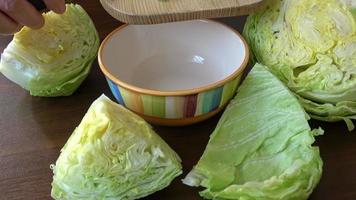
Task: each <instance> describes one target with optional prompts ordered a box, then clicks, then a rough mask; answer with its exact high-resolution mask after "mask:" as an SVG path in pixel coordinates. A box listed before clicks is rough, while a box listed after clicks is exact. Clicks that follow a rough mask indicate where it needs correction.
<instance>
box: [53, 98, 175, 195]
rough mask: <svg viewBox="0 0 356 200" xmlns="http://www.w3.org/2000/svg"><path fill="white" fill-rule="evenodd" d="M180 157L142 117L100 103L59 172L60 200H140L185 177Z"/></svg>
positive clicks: (78, 131)
mask: <svg viewBox="0 0 356 200" xmlns="http://www.w3.org/2000/svg"><path fill="white" fill-rule="evenodd" d="M180 162H181V160H180V158H179V157H178V155H177V154H176V153H175V152H174V151H173V150H172V149H171V148H170V147H169V146H168V145H167V144H166V143H165V142H164V141H163V140H162V139H161V138H160V137H159V136H158V135H157V134H156V133H155V132H154V131H153V130H152V128H151V127H150V125H149V124H147V123H146V122H145V121H144V120H143V119H141V118H140V117H139V116H137V115H136V114H134V113H132V112H131V111H128V110H127V109H125V108H124V107H122V106H121V105H118V104H116V103H114V102H112V101H111V100H110V99H108V98H107V97H106V96H101V97H100V98H98V99H97V100H96V101H95V102H94V103H93V104H92V105H91V107H90V108H89V110H88V112H87V113H86V115H85V116H84V118H83V120H82V122H81V123H80V125H79V126H78V127H77V128H76V129H75V130H74V132H73V134H72V135H71V136H70V138H69V139H68V141H67V143H66V144H65V146H64V147H63V149H62V150H61V154H60V156H59V158H58V160H57V162H56V164H55V165H52V166H51V168H52V169H53V173H54V176H53V182H52V192H51V195H52V197H53V198H54V199H58V200H59V199H60V200H81V199H82V200H97V199H111V200H114V199H117V200H119V199H123V200H124V199H125V200H131V199H138V198H140V197H144V196H147V195H149V194H151V193H153V192H156V191H158V190H161V189H163V188H165V187H166V186H168V185H169V184H170V182H171V181H172V180H173V179H174V178H175V177H176V176H178V175H179V174H181V164H180Z"/></svg>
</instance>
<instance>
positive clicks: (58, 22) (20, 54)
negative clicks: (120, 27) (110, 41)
mask: <svg viewBox="0 0 356 200" xmlns="http://www.w3.org/2000/svg"><path fill="white" fill-rule="evenodd" d="M43 16H44V18H45V25H44V27H42V28H41V29H39V30H33V29H30V28H28V27H24V28H23V29H22V30H21V31H20V32H18V33H16V34H15V36H14V38H13V40H12V41H11V42H10V44H9V45H8V46H7V47H6V49H5V50H4V52H3V54H2V55H1V61H0V72H1V73H2V74H4V75H5V76H6V77H7V78H8V79H10V80H12V81H13V82H15V83H17V84H18V85H20V86H21V87H23V88H25V89H26V90H29V91H30V93H31V95H34V96H44V97H55V96H68V95H71V94H72V93H73V92H74V91H75V90H76V89H77V88H78V87H79V86H80V84H81V83H82V82H83V80H84V79H85V78H86V77H87V76H88V74H89V72H90V68H91V64H92V62H93V61H94V59H95V58H96V53H97V51H98V48H99V36H98V33H97V31H96V29H95V26H94V24H93V22H92V20H91V18H90V17H89V15H88V14H87V13H86V12H85V10H84V9H83V8H82V7H81V6H80V5H76V4H67V5H66V11H65V13H64V14H61V15H60V14H56V13H54V12H48V13H46V14H43Z"/></svg>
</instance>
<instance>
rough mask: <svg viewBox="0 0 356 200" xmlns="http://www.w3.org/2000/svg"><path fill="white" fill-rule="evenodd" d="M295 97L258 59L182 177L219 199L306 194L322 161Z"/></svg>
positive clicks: (304, 196) (285, 199) (249, 199)
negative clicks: (202, 149)
mask: <svg viewBox="0 0 356 200" xmlns="http://www.w3.org/2000/svg"><path fill="white" fill-rule="evenodd" d="M307 120H308V115H307V114H306V113H305V112H304V110H303V107H302V106H301V105H300V104H299V102H298V100H297V99H296V97H295V96H294V95H293V94H292V93H291V92H290V91H289V90H288V88H287V87H285V86H284V85H283V83H282V82H280V80H278V78H276V77H275V76H274V75H273V74H272V73H270V72H269V71H268V70H267V69H266V68H265V67H264V66H262V65H259V64H257V65H256V66H255V67H254V68H253V69H252V71H251V72H250V74H249V75H248V76H247V78H246V79H245V81H244V82H243V83H242V85H241V86H240V88H239V90H238V93H237V95H236V97H235V98H234V99H233V100H232V102H231V103H230V104H229V105H228V107H227V109H226V111H225V112H224V114H223V116H222V118H221V119H220V121H219V123H218V125H217V127H216V129H215V131H214V132H213V134H212V135H211V136H210V141H209V143H208V145H207V147H206V149H205V152H204V154H203V156H202V157H201V158H200V160H199V162H198V163H197V165H196V166H195V167H194V168H193V170H192V171H191V172H190V173H189V174H188V175H187V176H186V178H185V179H184V180H183V182H184V183H185V184H187V185H190V186H203V187H205V188H206V189H205V190H204V191H202V192H201V193H200V194H201V196H203V197H204V198H207V199H215V200H228V199H230V200H233V199H236V200H273V199H276V200H277V199H283V200H289V199H295V200H302V199H307V198H308V197H309V195H310V194H311V193H312V191H313V189H314V188H315V187H316V185H317V184H318V182H319V179H320V177H321V174H322V160H321V158H320V155H319V149H318V148H317V147H312V144H313V143H314V135H319V134H322V132H323V131H322V130H321V129H316V130H311V128H310V127H309V124H308V121H307Z"/></svg>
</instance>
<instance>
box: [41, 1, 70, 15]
mask: <svg viewBox="0 0 356 200" xmlns="http://www.w3.org/2000/svg"><path fill="white" fill-rule="evenodd" d="M43 2H44V3H45V4H46V7H47V8H48V9H49V10H53V12H55V13H58V14H62V13H64V11H65V10H66V6H65V0H43Z"/></svg>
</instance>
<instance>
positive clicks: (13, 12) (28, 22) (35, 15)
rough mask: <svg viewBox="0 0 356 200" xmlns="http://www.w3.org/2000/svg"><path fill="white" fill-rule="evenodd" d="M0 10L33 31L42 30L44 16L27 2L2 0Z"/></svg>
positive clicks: (22, 0)
mask: <svg viewBox="0 0 356 200" xmlns="http://www.w3.org/2000/svg"><path fill="white" fill-rule="evenodd" d="M0 9H1V10H2V12H4V13H5V14H6V15H8V16H9V17H11V18H12V19H13V21H15V22H17V23H18V24H21V25H25V26H28V27H30V28H33V29H38V28H41V27H42V26H43V24H44V19H43V17H42V14H41V13H39V12H38V11H37V10H36V9H35V8H34V7H33V6H32V5H31V4H30V3H29V2H28V1H26V0H2V1H1V4H0Z"/></svg>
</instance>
